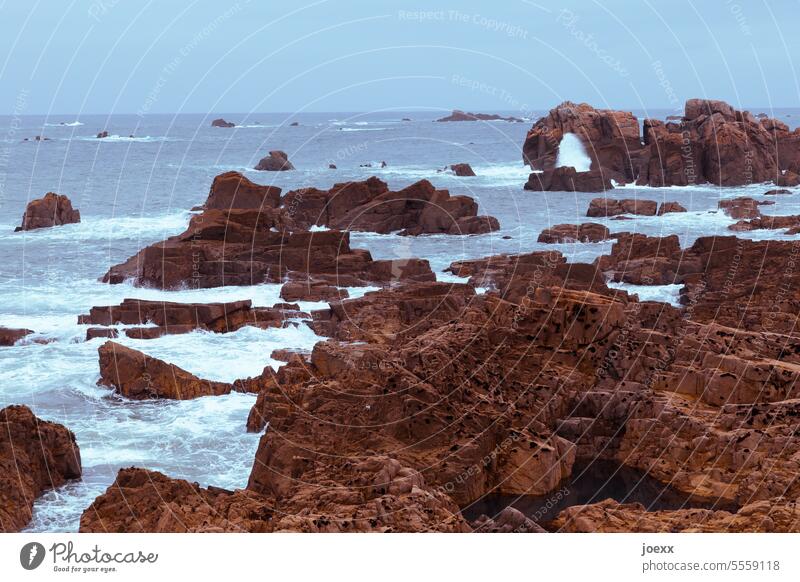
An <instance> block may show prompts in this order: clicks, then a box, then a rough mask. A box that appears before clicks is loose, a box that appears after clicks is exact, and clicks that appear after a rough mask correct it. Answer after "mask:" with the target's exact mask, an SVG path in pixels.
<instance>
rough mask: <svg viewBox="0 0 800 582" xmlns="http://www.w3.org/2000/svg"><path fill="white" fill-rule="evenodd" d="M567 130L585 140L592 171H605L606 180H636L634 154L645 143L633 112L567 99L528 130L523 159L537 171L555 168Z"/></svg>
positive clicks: (603, 173) (604, 177) (523, 147)
mask: <svg viewBox="0 0 800 582" xmlns="http://www.w3.org/2000/svg"><path fill="white" fill-rule="evenodd" d="M566 133H572V134H575V135H576V136H578V138H579V139H580V140H581V141H582V142H583V144H584V146H585V149H586V152H587V154H588V155H589V156H590V158H591V160H592V165H591V170H593V171H595V172H602V174H601V175H602V176H603V180H604V181H605V180H610V179H614V180H616V181H618V182H623V183H625V182H630V181H632V180H633V179H635V176H636V174H635V172H634V168H635V163H634V160H632V159H631V156H632V155H633V153H634V152H637V151H638V150H640V149H641V147H642V146H641V143H640V137H639V121H638V120H637V119H636V116H634V115H633V114H632V113H629V112H626V111H612V110H606V109H595V108H593V107H592V106H590V105H587V104H586V103H581V104H575V103H572V102H570V101H565V102H564V103H562V104H561V105H558V106H557V107H555V108H554V109H551V110H550V113H548V115H546V116H545V117H543V118H541V119H539V120H538V121H537V122H536V123H535V124H534V126H533V127H532V128H531V129H530V131H528V135H527V137H526V138H525V143H524V144H523V146H522V158H523V161H525V163H527V164H530V166H531V168H532V169H534V170H545V171H546V170H552V169H553V168H554V167H555V163H556V158H557V157H558V150H559V146H560V144H561V139H562V138H563V137H564V134H566ZM529 183H530V181H529ZM594 191H602V189H597V190H594Z"/></svg>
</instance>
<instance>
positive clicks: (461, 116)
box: [408, 109, 522, 123]
mask: <svg viewBox="0 0 800 582" xmlns="http://www.w3.org/2000/svg"><path fill="white" fill-rule="evenodd" d="M408 121H411V120H410V119H409V120H408ZM436 121H513V122H515V123H521V122H522V119H519V118H518V117H513V116H512V117H503V116H501V115H497V114H496V113H470V112H467V111H461V110H460V109H453V112H452V113H451V114H450V115H448V116H446V117H442V118H440V119H437V120H436Z"/></svg>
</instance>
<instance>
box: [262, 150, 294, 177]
mask: <svg viewBox="0 0 800 582" xmlns="http://www.w3.org/2000/svg"><path fill="white" fill-rule="evenodd" d="M255 169H256V170H263V171H268V172H285V171H286V170H294V166H293V165H292V163H291V162H290V161H289V156H287V155H286V152H282V151H280V150H272V151H271V152H269V155H268V156H267V157H265V158H261V160H260V161H259V162H258V164H256V167H255Z"/></svg>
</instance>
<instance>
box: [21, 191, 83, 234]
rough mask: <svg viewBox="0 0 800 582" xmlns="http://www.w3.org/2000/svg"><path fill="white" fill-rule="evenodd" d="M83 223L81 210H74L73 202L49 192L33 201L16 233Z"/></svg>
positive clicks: (29, 204)
mask: <svg viewBox="0 0 800 582" xmlns="http://www.w3.org/2000/svg"><path fill="white" fill-rule="evenodd" d="M80 221H81V213H80V211H79V210H73V208H72V202H70V199H69V198H67V197H66V196H64V195H61V194H56V193H55V192H48V193H47V194H45V195H44V197H43V198H37V199H36V200H31V201H30V202H29V203H28V206H27V207H26V208H25V213H24V214H23V215H22V225H21V226H18V227H17V228H16V229H15V231H17V232H18V231H21V230H34V229H36V228H48V227H51V226H61V225H62V224H74V223H77V222H80Z"/></svg>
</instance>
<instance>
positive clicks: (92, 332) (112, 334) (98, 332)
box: [86, 327, 119, 342]
mask: <svg viewBox="0 0 800 582" xmlns="http://www.w3.org/2000/svg"><path fill="white" fill-rule="evenodd" d="M98 337H105V338H110V339H114V338H118V337H119V331H118V330H116V329H113V328H108V327H90V328H89V329H87V330H86V341H87V342H88V341H89V340H93V339H94V338H98Z"/></svg>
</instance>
